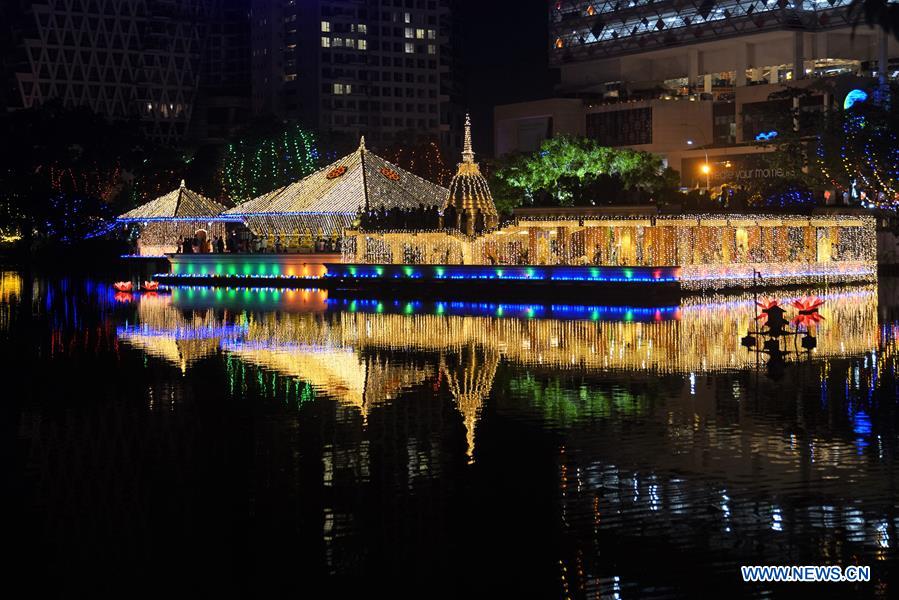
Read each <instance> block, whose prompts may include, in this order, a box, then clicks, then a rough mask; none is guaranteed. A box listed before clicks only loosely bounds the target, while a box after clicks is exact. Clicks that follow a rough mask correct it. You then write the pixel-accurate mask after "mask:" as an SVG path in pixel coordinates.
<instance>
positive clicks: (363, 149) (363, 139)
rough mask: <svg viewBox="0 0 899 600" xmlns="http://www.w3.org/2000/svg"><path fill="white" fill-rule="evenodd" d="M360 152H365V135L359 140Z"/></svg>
mask: <svg viewBox="0 0 899 600" xmlns="http://www.w3.org/2000/svg"><path fill="white" fill-rule="evenodd" d="M359 151H360V152H365V136H364V135H363V136H361V137H360V138H359Z"/></svg>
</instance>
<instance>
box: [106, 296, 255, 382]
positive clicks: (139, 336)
mask: <svg viewBox="0 0 899 600" xmlns="http://www.w3.org/2000/svg"><path fill="white" fill-rule="evenodd" d="M137 314H138V324H135V325H130V326H129V325H126V326H123V327H119V328H118V330H117V331H116V335H117V337H118V338H119V339H120V340H122V341H124V342H127V343H128V344H130V345H132V346H134V347H135V348H139V349H140V350H143V351H144V352H146V353H147V354H150V355H151V356H157V357H159V358H162V359H164V360H166V361H168V362H169V363H171V364H173V365H175V366H176V367H178V368H179V369H181V372H182V373H184V372H186V371H187V367H188V366H189V365H191V364H192V363H194V362H196V361H197V360H200V359H201V358H205V357H207V356H209V355H211V354H215V353H216V352H217V351H218V348H219V343H220V340H221V339H222V338H223V337H231V336H234V335H236V334H237V333H238V332H239V331H240V328H239V327H234V326H229V325H227V324H224V323H222V322H221V321H220V320H218V319H216V317H215V315H214V313H213V311H212V309H206V310H205V311H197V312H195V313H193V314H192V315H191V316H186V315H185V314H184V313H182V312H181V311H180V310H178V309H176V308H175V307H173V306H172V301H171V297H169V296H143V297H142V298H141V299H140V303H139V305H138V309H137Z"/></svg>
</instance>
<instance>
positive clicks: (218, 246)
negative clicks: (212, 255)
mask: <svg viewBox="0 0 899 600" xmlns="http://www.w3.org/2000/svg"><path fill="white" fill-rule="evenodd" d="M215 251H216V252H218V253H219V254H224V252H225V240H224V239H222V236H217V237H216V238H215Z"/></svg>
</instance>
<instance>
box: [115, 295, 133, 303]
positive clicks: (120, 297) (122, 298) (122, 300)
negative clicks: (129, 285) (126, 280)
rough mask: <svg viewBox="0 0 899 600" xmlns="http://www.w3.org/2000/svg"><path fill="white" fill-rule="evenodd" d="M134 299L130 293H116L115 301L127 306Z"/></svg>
mask: <svg viewBox="0 0 899 600" xmlns="http://www.w3.org/2000/svg"><path fill="white" fill-rule="evenodd" d="M133 299H134V296H132V295H131V293H130V292H116V294H115V301H116V302H119V303H121V304H127V303H129V302H131V301H132V300H133Z"/></svg>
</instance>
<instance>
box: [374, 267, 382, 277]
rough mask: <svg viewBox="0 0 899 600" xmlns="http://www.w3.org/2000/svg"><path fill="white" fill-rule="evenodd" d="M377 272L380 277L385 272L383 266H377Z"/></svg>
mask: <svg viewBox="0 0 899 600" xmlns="http://www.w3.org/2000/svg"><path fill="white" fill-rule="evenodd" d="M375 273H376V274H377V275H378V276H379V277H380V276H381V275H383V274H384V269H383V268H381V267H375Z"/></svg>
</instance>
